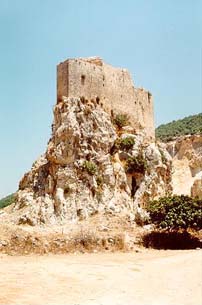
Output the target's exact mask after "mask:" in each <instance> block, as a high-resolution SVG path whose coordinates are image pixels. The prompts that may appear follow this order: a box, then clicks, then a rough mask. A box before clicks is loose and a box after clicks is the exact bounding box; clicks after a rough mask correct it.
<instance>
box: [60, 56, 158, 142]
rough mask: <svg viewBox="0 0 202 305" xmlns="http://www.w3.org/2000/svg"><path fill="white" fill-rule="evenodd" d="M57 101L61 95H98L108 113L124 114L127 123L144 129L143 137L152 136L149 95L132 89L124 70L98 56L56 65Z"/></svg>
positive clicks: (86, 96)
mask: <svg viewBox="0 0 202 305" xmlns="http://www.w3.org/2000/svg"><path fill="white" fill-rule="evenodd" d="M57 75H58V78H57V94H58V100H59V99H60V98H61V97H62V96H67V97H81V96H84V97H85V98H86V99H89V100H91V99H96V97H99V98H100V102H101V103H102V104H103V107H104V109H105V110H106V111H107V112H109V113H110V114H111V113H112V111H113V113H114V114H118V113H125V114H128V116H129V118H130V122H131V124H132V125H133V126H134V127H135V128H136V129H137V131H138V130H141V129H144V130H145V133H146V135H147V138H151V139H153V138H154V120H153V101H152V96H151V95H149V94H148V92H147V91H145V90H143V89H138V88H135V87H134V85H133V81H132V79H131V76H130V74H129V73H128V71H127V70H125V69H120V68H114V67H112V66H110V65H107V64H105V63H103V62H102V60H101V59H99V58H95V59H94V58H93V59H70V60H67V61H65V62H63V63H61V64H59V65H58V68H57Z"/></svg>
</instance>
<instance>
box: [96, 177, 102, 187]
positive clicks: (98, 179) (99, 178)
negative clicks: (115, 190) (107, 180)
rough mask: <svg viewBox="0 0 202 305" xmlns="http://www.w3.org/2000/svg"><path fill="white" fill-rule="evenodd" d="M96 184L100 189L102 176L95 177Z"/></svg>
mask: <svg viewBox="0 0 202 305" xmlns="http://www.w3.org/2000/svg"><path fill="white" fill-rule="evenodd" d="M96 182H97V185H98V187H102V185H103V177H102V176H97V177H96Z"/></svg>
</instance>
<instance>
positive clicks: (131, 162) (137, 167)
mask: <svg viewBox="0 0 202 305" xmlns="http://www.w3.org/2000/svg"><path fill="white" fill-rule="evenodd" d="M146 169H147V161H146V160H145V159H144V157H143V155H142V154H139V155H138V156H136V157H130V158H128V159H127V161H126V166H125V170H126V172H127V173H128V174H132V173H144V172H145V171H146Z"/></svg>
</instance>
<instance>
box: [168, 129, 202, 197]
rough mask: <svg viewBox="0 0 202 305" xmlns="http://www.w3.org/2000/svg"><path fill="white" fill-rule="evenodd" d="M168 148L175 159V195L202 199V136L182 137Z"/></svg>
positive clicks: (173, 174) (173, 178)
mask: <svg viewBox="0 0 202 305" xmlns="http://www.w3.org/2000/svg"><path fill="white" fill-rule="evenodd" d="M166 146H167V150H168V152H169V154H170V155H171V157H172V159H173V160H172V167H173V173H172V187H173V193H175V194H177V195H181V194H184V195H189V196H190V195H192V196H194V197H195V196H199V197H200V198H201V192H202V187H201V179H202V135H190V136H184V137H180V138H178V139H177V140H174V141H171V142H168V143H167V145H166Z"/></svg>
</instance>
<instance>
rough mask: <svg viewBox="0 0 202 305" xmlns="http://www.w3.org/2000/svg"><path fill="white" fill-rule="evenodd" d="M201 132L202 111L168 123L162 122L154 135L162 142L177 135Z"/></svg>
mask: <svg viewBox="0 0 202 305" xmlns="http://www.w3.org/2000/svg"><path fill="white" fill-rule="evenodd" d="M201 133H202V113H199V114H196V115H190V116H188V117H185V118H183V119H181V120H177V121H172V122H170V123H168V124H162V125H160V126H159V127H158V128H156V137H157V139H159V140H161V141H163V142H167V141H170V140H172V139H173V138H176V137H179V136H184V135H188V134H191V135H192V134H201Z"/></svg>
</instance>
